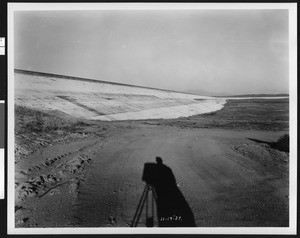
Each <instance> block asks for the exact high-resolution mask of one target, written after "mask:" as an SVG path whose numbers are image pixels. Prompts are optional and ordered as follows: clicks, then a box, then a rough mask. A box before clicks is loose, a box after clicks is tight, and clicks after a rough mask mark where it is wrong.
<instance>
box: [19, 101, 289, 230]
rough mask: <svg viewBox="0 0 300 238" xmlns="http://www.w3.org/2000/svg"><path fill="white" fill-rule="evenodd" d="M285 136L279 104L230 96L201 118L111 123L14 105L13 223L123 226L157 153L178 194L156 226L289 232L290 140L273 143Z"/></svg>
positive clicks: (162, 179)
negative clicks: (261, 228)
mask: <svg viewBox="0 0 300 238" xmlns="http://www.w3.org/2000/svg"><path fill="white" fill-rule="evenodd" d="M287 133H288V100H286V99H280V100H259V99H253V100H230V101H228V103H227V104H226V105H225V107H224V108H223V109H222V110H220V111H218V112H215V113H211V114H207V115H198V116H193V117H189V118H179V119H172V120H146V121H130V122H109V123H108V122H91V121H78V120H75V119H73V118H69V117H66V116H65V115H59V117H58V116H57V112H50V113H49V112H47V113H40V112H36V111H33V110H29V109H26V108H20V107H17V109H16V149H15V151H16V153H15V154H16V156H15V165H16V171H15V188H16V189H15V192H16V194H15V195H16V196H15V222H16V224H15V225H16V227H126V226H130V225H132V221H133V218H134V217H135V214H136V211H137V208H138V204H139V201H140V200H141V197H142V194H143V190H144V187H145V182H144V181H142V179H141V178H142V175H143V168H144V165H145V163H147V162H152V163H155V157H156V156H160V157H161V158H162V159H163V164H165V165H166V166H168V167H169V168H170V169H171V174H172V175H173V176H174V178H175V183H176V188H174V189H173V190H169V195H167V194H166V193H164V192H162V193H159V194H158V195H157V196H158V199H159V201H158V204H157V205H158V206H155V207H154V214H155V216H154V225H155V226H157V225H165V224H167V225H170V226H171V225H172V224H173V225H174V224H176V225H180V224H181V225H182V224H185V223H183V222H181V223H180V222H178V221H176V222H174V221H172V219H177V218H178V219H179V218H180V219H181V220H184V219H185V218H186V217H187V215H186V214H189V217H192V219H193V222H190V223H189V224H190V225H191V224H192V223H194V224H195V225H196V226H199V227H211V226H219V227H227V226H233V227H235V226H237V227H241V226H244V227H247V226H249V227H253V226H264V227H277V226H288V225H289V219H288V216H289V214H288V208H289V197H288V195H289V191H288V184H289V181H288V174H289V173H288V171H289V170H288V166H289V152H288V147H287V144H288V143H286V140H280V141H279V143H278V140H279V138H281V137H282V136H283V135H284V134H287ZM285 138H288V136H286V137H285ZM282 141H284V142H282ZM157 171H158V170H155V171H154V172H153V173H152V174H159V173H160V174H161V172H159V171H165V170H161V169H160V170H159V171H158V172H157ZM166 181H169V180H168V177H167V176H166V173H163V174H162V175H161V176H159V179H156V187H157V188H158V189H159V188H166V187H170V186H169V185H170V183H168V182H166ZM161 190H164V189H161ZM170 194H171V195H170ZM175 201H176V202H175ZM173 203H174V204H175V205H174V204H173ZM172 204H173V205H172ZM176 204H180V206H181V207H182V209H180V208H178V206H176ZM183 208H184V209H183ZM151 209H152V207H151ZM186 211H188V212H186ZM145 212H146V208H144V209H143V213H142V214H141V216H140V219H139V220H138V222H137V225H138V226H145V223H146V220H145V216H146V214H145ZM157 214H160V216H159V218H158V217H157ZM161 214H164V215H161ZM170 217H172V218H170ZM166 220H168V221H167V222H165V221H166ZM170 220H171V222H170ZM163 221H164V222H163Z"/></svg>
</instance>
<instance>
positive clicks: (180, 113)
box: [15, 70, 226, 121]
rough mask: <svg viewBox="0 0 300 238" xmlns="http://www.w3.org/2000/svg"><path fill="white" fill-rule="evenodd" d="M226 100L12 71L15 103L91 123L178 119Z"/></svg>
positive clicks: (206, 109)
mask: <svg viewBox="0 0 300 238" xmlns="http://www.w3.org/2000/svg"><path fill="white" fill-rule="evenodd" d="M225 102H226V101H225V100H224V99H217V98H213V97H207V96H199V95H192V94H185V93H180V92H174V91H167V90H161V89H153V88H144V87H139V86H134V85H125V84H118V83H110V82H104V81H97V80H90V79H82V78H75V77H69V76H62V75H54V74H46V73H39V72H30V71H23V70H15V104H16V105H20V106H26V107H30V108H34V109H39V110H51V111H60V112H63V113H66V114H68V115H71V116H74V117H77V118H84V119H94V120H106V121H111V120H136V119H149V118H151V119H154V118H155V119H158V118H178V117H186V116H191V115H197V114H203V113H208V112H213V111H216V110H219V109H221V108H222V107H223V105H224V103H225Z"/></svg>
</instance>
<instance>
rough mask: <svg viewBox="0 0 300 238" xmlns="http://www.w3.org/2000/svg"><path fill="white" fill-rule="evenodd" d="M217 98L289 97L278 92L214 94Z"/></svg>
mask: <svg viewBox="0 0 300 238" xmlns="http://www.w3.org/2000/svg"><path fill="white" fill-rule="evenodd" d="M215 97H218V98H227V97H232V98H234V97H239V98H243V97H289V94H285V93H280V94H242V95H230V96H215Z"/></svg>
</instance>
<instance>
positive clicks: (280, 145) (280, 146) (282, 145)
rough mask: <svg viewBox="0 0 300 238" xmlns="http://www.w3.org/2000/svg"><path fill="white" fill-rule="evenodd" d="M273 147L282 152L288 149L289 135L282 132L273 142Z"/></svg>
mask: <svg viewBox="0 0 300 238" xmlns="http://www.w3.org/2000/svg"><path fill="white" fill-rule="evenodd" d="M273 147H274V148H275V149H277V150H281V151H284V152H289V151H290V136H289V134H284V135H283V136H281V137H280V138H279V139H278V141H277V142H275V143H274V145H273Z"/></svg>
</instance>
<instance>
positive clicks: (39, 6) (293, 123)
mask: <svg viewBox="0 0 300 238" xmlns="http://www.w3.org/2000/svg"><path fill="white" fill-rule="evenodd" d="M200 9H202V10H204V9H288V10H289V27H290V31H289V32H290V34H289V46H290V48H289V72H290V80H289V82H290V138H291V142H290V145H291V152H290V180H289V181H290V226H289V227H287V228H279V227H271V228H258V227H249V228H244V227H242V228H232V227H231V228H220V227H209V228H200V227H199V228H15V221H14V199H13V198H14V197H15V196H14V169H15V168H14V70H13V69H14V48H13V42H14V41H13V39H14V35H13V25H14V21H13V14H14V11H39V10H57V11H58V10H200ZM8 40H9V44H8V135H11V136H9V138H8V199H7V201H8V207H7V214H8V220H7V226H8V227H7V232H8V234H278V235H279V234H296V225H297V223H296V221H297V190H296V189H297V3H256V4H255V3H192V4H186V3H179V4H178V3H176V4H175V3H164V4H161V3H159V4H158V3H142V4H141V3H117V4H116V3H87V4H84V3H8Z"/></svg>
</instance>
